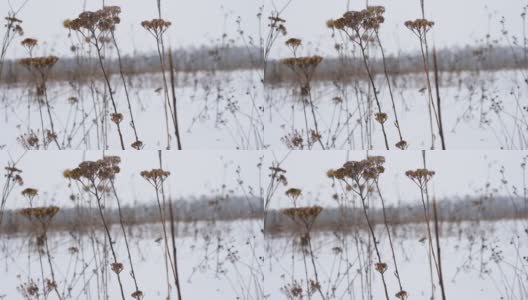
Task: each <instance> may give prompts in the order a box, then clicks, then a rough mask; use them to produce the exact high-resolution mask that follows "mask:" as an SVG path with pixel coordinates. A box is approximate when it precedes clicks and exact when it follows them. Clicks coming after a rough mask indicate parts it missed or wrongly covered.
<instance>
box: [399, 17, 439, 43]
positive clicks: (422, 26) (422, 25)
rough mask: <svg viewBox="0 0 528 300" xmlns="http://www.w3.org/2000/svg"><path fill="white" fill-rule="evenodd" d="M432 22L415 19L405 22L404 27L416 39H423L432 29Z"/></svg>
mask: <svg viewBox="0 0 528 300" xmlns="http://www.w3.org/2000/svg"><path fill="white" fill-rule="evenodd" d="M434 24H435V23H434V22H433V21H429V20H427V19H416V20H414V21H412V20H411V21H406V22H405V27H407V28H409V29H410V30H411V31H412V32H413V33H414V34H415V35H416V36H418V38H420V39H424V38H425V36H426V34H427V33H428V32H429V30H431V28H433V26H434Z"/></svg>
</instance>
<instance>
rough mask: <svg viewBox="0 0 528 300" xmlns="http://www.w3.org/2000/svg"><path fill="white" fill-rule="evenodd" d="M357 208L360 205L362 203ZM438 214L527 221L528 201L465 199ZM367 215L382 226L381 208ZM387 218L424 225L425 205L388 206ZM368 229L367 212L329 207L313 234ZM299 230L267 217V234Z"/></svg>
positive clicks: (444, 204)
mask: <svg viewBox="0 0 528 300" xmlns="http://www.w3.org/2000/svg"><path fill="white" fill-rule="evenodd" d="M358 201H359V200H358ZM357 204H358V205H359V203H357ZM431 205H432V204H431ZM431 212H432V207H431ZM437 212H438V218H439V220H441V221H442V222H462V221H476V220H482V221H485V220H488V221H493V220H502V219H525V218H528V201H527V200H526V199H522V198H520V197H519V198H516V199H511V198H505V197H494V198H486V199H483V198H475V197H466V198H460V199H450V200H441V201H438V202H437ZM368 214H369V218H370V219H371V222H372V223H373V224H383V211H382V210H381V209H380V208H371V209H369V210H368ZM386 214H387V220H388V223H389V224H392V225H401V224H410V223H421V222H423V221H424V213H423V205H422V203H421V202H419V201H416V203H415V204H412V205H410V204H401V205H399V206H397V207H396V206H389V207H387V208H386ZM431 216H432V213H431ZM366 226H367V224H366V221H365V215H364V212H363V210H362V209H360V208H359V207H357V208H347V209H340V208H336V207H332V208H328V207H326V208H324V209H323V211H322V212H321V213H320V214H319V216H318V217H317V219H316V221H315V223H314V225H313V230H315V231H340V230H343V231H348V230H352V229H354V228H357V227H360V228H366ZM298 228H299V227H298V226H296V225H295V223H294V222H293V221H292V220H291V219H290V218H289V217H287V216H286V215H284V214H283V213H282V212H281V211H280V210H273V211H271V212H269V213H268V215H267V220H266V228H265V231H266V232H267V233H270V234H281V233H285V232H290V231H293V230H298Z"/></svg>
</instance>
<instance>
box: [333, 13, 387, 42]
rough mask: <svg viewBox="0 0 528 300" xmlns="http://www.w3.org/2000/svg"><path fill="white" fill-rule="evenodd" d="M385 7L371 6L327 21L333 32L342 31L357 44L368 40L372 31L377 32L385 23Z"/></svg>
mask: <svg viewBox="0 0 528 300" xmlns="http://www.w3.org/2000/svg"><path fill="white" fill-rule="evenodd" d="M384 13H385V8H384V7H383V6H369V7H367V8H366V9H363V10H361V11H347V12H346V13H344V14H343V16H342V17H341V18H338V19H335V20H328V21H326V26H327V27H328V28H330V29H332V30H335V29H337V30H341V31H343V32H344V33H345V34H346V35H347V36H348V37H349V38H351V39H352V40H353V41H355V42H360V40H361V39H365V38H366V39H367V40H368V36H369V34H370V32H371V31H377V30H378V29H379V27H380V25H381V24H383V23H384V22H385V18H384V17H383V14H384Z"/></svg>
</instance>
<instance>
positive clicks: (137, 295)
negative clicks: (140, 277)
mask: <svg viewBox="0 0 528 300" xmlns="http://www.w3.org/2000/svg"><path fill="white" fill-rule="evenodd" d="M130 296H132V298H134V299H136V300H141V299H143V292H142V291H140V290H137V291H135V292H133V293H132V294H131V295H130Z"/></svg>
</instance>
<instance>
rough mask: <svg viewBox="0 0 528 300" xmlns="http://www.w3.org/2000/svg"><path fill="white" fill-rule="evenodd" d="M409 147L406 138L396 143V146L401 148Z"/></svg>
mask: <svg viewBox="0 0 528 300" xmlns="http://www.w3.org/2000/svg"><path fill="white" fill-rule="evenodd" d="M408 147H409V145H408V144H407V142H406V141H404V140H401V141H399V142H397V143H396V148H398V149H400V150H406V149H407V148H408Z"/></svg>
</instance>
